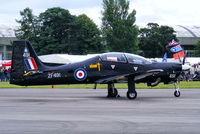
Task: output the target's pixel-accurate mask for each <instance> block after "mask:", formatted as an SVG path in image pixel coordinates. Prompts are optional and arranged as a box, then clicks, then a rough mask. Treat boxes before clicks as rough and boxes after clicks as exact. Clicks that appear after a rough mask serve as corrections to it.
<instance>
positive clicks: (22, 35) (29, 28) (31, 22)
mask: <svg viewBox="0 0 200 134" xmlns="http://www.w3.org/2000/svg"><path fill="white" fill-rule="evenodd" d="M20 15H21V16H22V19H21V20H16V22H17V23H19V24H20V27H19V29H17V30H15V36H16V37H17V38H18V39H27V40H30V41H33V42H34V41H35V39H36V38H37V35H38V32H37V31H38V26H37V25H38V18H37V17H36V16H34V15H33V13H32V10H31V9H30V8H25V9H24V10H23V11H20Z"/></svg>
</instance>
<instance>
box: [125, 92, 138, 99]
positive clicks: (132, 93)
mask: <svg viewBox="0 0 200 134" xmlns="http://www.w3.org/2000/svg"><path fill="white" fill-rule="evenodd" d="M126 96H127V98H128V99H130V100H133V99H135V98H137V92H136V91H135V92H129V91H128V92H127V94H126Z"/></svg>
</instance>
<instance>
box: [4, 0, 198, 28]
mask: <svg viewBox="0 0 200 134" xmlns="http://www.w3.org/2000/svg"><path fill="white" fill-rule="evenodd" d="M129 2H130V11H132V10H133V9H135V10H136V25H139V26H145V25H146V24H147V23H149V22H154V23H158V24H159V25H185V26H190V25H196V26H199V25H200V8H199V6H200V0H129ZM102 5H103V4H102V0H0V25H6V26H18V24H17V23H16V21H15V20H19V19H20V18H21V17H20V14H19V12H20V11H22V10H23V9H25V8H26V7H29V8H31V9H32V10H33V14H34V15H39V14H40V13H42V12H44V11H45V10H47V9H48V8H52V7H61V8H64V9H68V10H69V11H70V13H71V14H72V15H80V14H83V13H84V14H86V15H87V16H88V17H90V18H91V19H92V20H93V21H94V22H95V23H96V24H97V25H98V26H101V17H102V15H101V11H102V9H103V6H102Z"/></svg>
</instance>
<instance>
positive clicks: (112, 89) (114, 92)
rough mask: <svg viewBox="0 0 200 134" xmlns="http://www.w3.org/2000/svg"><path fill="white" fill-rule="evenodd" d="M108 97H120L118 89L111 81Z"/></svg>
mask: <svg viewBox="0 0 200 134" xmlns="http://www.w3.org/2000/svg"><path fill="white" fill-rule="evenodd" d="M107 97H108V98H117V97H120V96H119V94H118V91H117V89H116V88H115V86H114V83H109V84H108V95H107Z"/></svg>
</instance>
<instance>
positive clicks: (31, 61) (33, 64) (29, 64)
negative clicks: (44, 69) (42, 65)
mask: <svg viewBox="0 0 200 134" xmlns="http://www.w3.org/2000/svg"><path fill="white" fill-rule="evenodd" d="M24 62H25V64H26V67H27V69H28V70H36V69H38V67H37V64H36V62H35V60H34V58H31V57H30V58H28V59H25V60H24Z"/></svg>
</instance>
